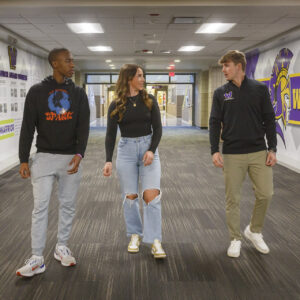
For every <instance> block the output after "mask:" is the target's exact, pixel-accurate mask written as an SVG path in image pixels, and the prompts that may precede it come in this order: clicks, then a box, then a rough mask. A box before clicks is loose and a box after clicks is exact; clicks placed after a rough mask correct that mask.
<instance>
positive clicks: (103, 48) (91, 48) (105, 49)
mask: <svg viewBox="0 0 300 300" xmlns="http://www.w3.org/2000/svg"><path fill="white" fill-rule="evenodd" d="M88 48H89V50H91V51H101V52H104V51H112V48H111V47H109V46H91V47H88Z"/></svg>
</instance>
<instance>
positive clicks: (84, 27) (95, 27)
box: [67, 23, 104, 34]
mask: <svg viewBox="0 0 300 300" xmlns="http://www.w3.org/2000/svg"><path fill="white" fill-rule="evenodd" d="M67 26H68V27H69V28H70V29H71V30H72V31H73V32H75V33H78V34H81V33H103V32H104V31H103V29H102V26H101V24H100V23H67Z"/></svg>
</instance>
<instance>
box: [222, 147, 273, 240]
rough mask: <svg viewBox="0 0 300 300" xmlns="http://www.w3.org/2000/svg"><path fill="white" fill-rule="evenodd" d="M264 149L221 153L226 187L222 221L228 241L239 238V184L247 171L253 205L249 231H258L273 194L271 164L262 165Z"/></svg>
mask: <svg viewBox="0 0 300 300" xmlns="http://www.w3.org/2000/svg"><path fill="white" fill-rule="evenodd" d="M266 158H267V151H265V150H264V151H259V152H254V153H248V154H224V178H225V190H226V220H227V226H228V229H229V233H230V238H231V240H233V239H237V240H240V239H241V238H242V236H241V233H240V199H241V188H242V183H243V181H244V180H245V176H246V174H247V172H248V174H249V177H250V179H251V181H252V185H253V189H254V193H255V198H256V201H255V205H254V209H253V213H252V218H251V222H250V230H251V231H252V232H256V233H260V232H261V231H262V227H263V224H264V218H265V215H266V212H267V209H268V206H269V204H270V201H271V199H272V195H273V172H272V167H268V166H266V164H265V163H266Z"/></svg>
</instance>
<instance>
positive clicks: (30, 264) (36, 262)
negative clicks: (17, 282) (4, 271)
mask: <svg viewBox="0 0 300 300" xmlns="http://www.w3.org/2000/svg"><path fill="white" fill-rule="evenodd" d="M45 270H46V267H45V264H44V257H43V256H37V255H32V256H31V257H30V258H29V259H27V260H25V266H23V267H22V268H20V269H18V270H17V271H16V274H17V275H18V276H24V277H32V276H33V275H36V274H40V273H43V272H45Z"/></svg>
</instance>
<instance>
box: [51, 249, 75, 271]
mask: <svg viewBox="0 0 300 300" xmlns="http://www.w3.org/2000/svg"><path fill="white" fill-rule="evenodd" d="M54 258H55V259H57V260H58V261H60V262H61V264H62V265H63V266H64V267H71V266H75V265H76V260H75V257H73V255H72V252H71V250H70V249H69V248H68V247H67V246H58V245H56V247H55V251H54Z"/></svg>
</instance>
